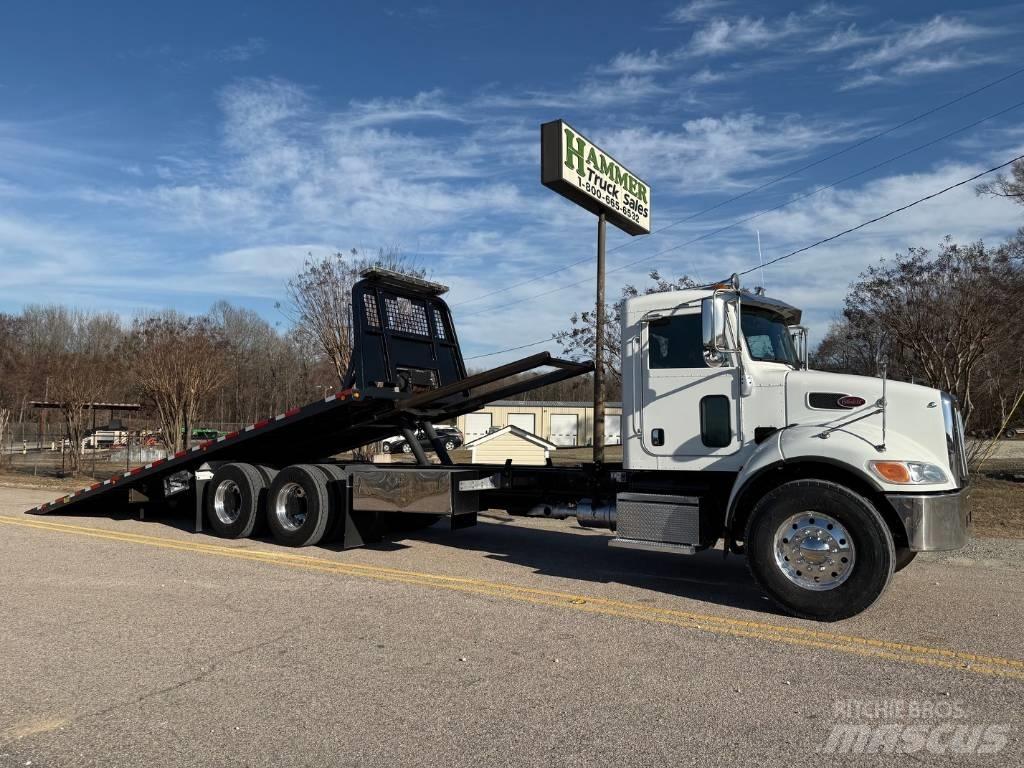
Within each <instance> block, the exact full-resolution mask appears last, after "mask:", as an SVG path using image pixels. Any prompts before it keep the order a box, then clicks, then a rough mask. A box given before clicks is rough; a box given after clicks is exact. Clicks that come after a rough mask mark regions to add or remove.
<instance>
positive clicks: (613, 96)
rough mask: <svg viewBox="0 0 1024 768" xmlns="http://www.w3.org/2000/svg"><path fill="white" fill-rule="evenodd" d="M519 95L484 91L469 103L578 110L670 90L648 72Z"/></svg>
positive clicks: (644, 98)
mask: <svg viewBox="0 0 1024 768" xmlns="http://www.w3.org/2000/svg"><path fill="white" fill-rule="evenodd" d="M520 93H522V95H516V96H510V95H508V94H505V93H486V94H483V95H481V96H478V97H476V98H475V99H473V100H472V101H471V102H470V104H471V106H472V107H474V108H478V109H514V110H522V109H547V108H558V109H566V108H569V109H580V110H593V109H605V108H607V107H615V106H628V105H635V104H640V103H642V102H646V101H649V100H651V99H653V98H656V97H662V96H666V95H668V94H670V93H671V90H670V89H669V88H667V87H665V86H664V85H662V84H660V83H659V82H658V81H657V80H655V79H654V78H653V77H651V76H649V75H622V76H621V77H618V78H612V79H608V78H597V77H590V78H587V79H585V80H583V81H582V82H580V83H579V84H578V85H577V87H575V88H573V89H571V90H569V91H530V90H525V91H521V92H520Z"/></svg>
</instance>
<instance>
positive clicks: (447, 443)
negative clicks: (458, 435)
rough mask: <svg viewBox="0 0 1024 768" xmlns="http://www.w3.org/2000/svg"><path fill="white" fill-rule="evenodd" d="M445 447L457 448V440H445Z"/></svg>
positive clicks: (447, 448) (449, 449) (447, 449)
mask: <svg viewBox="0 0 1024 768" xmlns="http://www.w3.org/2000/svg"><path fill="white" fill-rule="evenodd" d="M444 449H445V450H446V451H454V450H455V441H454V440H445V441H444Z"/></svg>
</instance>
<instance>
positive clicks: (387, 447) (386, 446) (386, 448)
mask: <svg viewBox="0 0 1024 768" xmlns="http://www.w3.org/2000/svg"><path fill="white" fill-rule="evenodd" d="M380 449H381V451H383V452H384V453H391V443H382V444H381V447H380Z"/></svg>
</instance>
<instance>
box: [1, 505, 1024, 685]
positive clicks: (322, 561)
mask: <svg viewBox="0 0 1024 768" xmlns="http://www.w3.org/2000/svg"><path fill="white" fill-rule="evenodd" d="M0 523H4V524H8V525H14V526H19V527H22V528H32V529H36V530H41V531H48V532H52V533H65V534H71V535H78V536H88V537H92V538H99V539H106V540H110V541H118V542H122V543H133V544H142V545H146V546H154V547H160V548H164V549H176V550H182V551H187V552H196V553H200V554H207V555H216V556H219V557H231V558H235V559H241V560H253V561H257V562H263V563H270V564H274V565H282V566H286V567H289V568H298V569H302V570H308V571H317V572H321V573H329V574H335V575H346V576H354V577H359V578H371V579H376V580H378V581H388V582H396V583H402V584H409V585H413V586H423V587H433V588H439V589H445V590H449V591H455V592H464V593H470V594H476V595H481V596H485V597H493V598H499V599H511V600H516V601H519V602H525V603H531V604H534V605H543V606H549V607H555V608H563V609H566V608H567V609H571V610H577V611H582V612H584V613H592V614H600V615H606V616H614V617H618V618H625V619H631V620H635V621H645V622H650V623H657V624H667V625H671V626H677V627H681V628H684V629H695V630H699V631H703V632H711V633H715V634H720V635H730V636H733V637H742V638H751V639H758V640H767V641H770V642H778V643H785V644H788V645H795V646H801V647H807V648H818V649H824V650H830V651H835V652H839V653H848V654H853V655H858V656H866V657H872V658H881V659H888V660H894V661H900V662H905V663H910V664H917V665H922V666H931V667H939V668H944V669H955V670H961V671H966V672H972V673H975V674H982V675H992V676H999V677H1006V678H1012V679H1017V680H1024V661H1022V660H1018V659H1010V658H1004V657H1000V656H987V655H982V654H977V653H971V652H966V651H955V650H951V649H948V648H936V647H931V646H923V645H916V644H910V643H899V642H893V641H888V640H878V639H875V638H870V637H858V636H855V635H843V634H837V633H833V632H823V631H819V630H812V629H804V628H801V627H790V626H783V625H776V624H768V623H765V622H758V621H749V620H745V619H732V618H727V617H724V616H714V615H712V614H702V613H695V612H692V611H681V610H676V609H671V608H658V607H654V606H648V605H641V604H638V603H629V602H625V601H621V600H611V599H607V598H599V597H591V596H586V595H577V594H572V593H566V592H558V591H554V590H545V589H538V588H533V587H524V586H517V585H514V584H505V583H500V582H491V581H485V580H482V579H473V578H467V577H458V576H445V575H442V574H434V573H421V572H417V571H407V570H400V569H397V568H386V567H382V566H371V565H363V564H358V563H345V562H339V561H336V560H328V559H326V558H320V557H312V556H309V555H299V554H295V553H293V552H290V551H287V552H282V551H269V550H254V549H248V548H244V547H240V546H224V545H221V544H207V543H202V542H193V541H180V540H175V539H170V538H165V537H157V536H147V535H143V534H136V533H127V532H121V531H112V530H108V529H103V528H92V527H87V526H80V525H71V524H68V523H57V522H54V521H51V520H43V519H38V518H37V519H32V520H29V519H24V518H11V517H4V516H0Z"/></svg>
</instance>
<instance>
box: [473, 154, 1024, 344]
mask: <svg viewBox="0 0 1024 768" xmlns="http://www.w3.org/2000/svg"><path fill="white" fill-rule="evenodd" d="M1018 160H1024V155H1018V156H1017V157H1014V158H1012V159H1011V160H1007V161H1006V162H1005V163H1000V164H999V165H997V166H994V167H992V168H989V169H988V170H985V171H982V172H981V173H976V174H975V175H974V176H971V177H970V178H967V179H962V180H961V181H958V182H956V183H955V184H950V185H949V186H948V187H944V188H943V189H940V190H938V191H937V192H932V193H931V194H929V195H925V196H924V197H919V198H918V199H917V200H914V201H913V202H910V203H907V204H906V205H901V206H900V207H899V208H893V209H892V210H891V211H888V212H887V213H883V214H882V215H880V216H876V217H875V218H873V219H868V220H867V221H865V222H862V223H860V224H858V225H857V226H855V227H850V228H849V229H844V230H843V231H842V232H837V233H836V234H834V235H830V236H829V237H825V238H822V239H821V240H818V241H817V242H814V243H811V244H810V245H805V246H803V247H802V248H797V249H796V250H795V251H790V252H789V253H787V254H784V255H782V256H778V257H776V258H774V259H769V260H768V261H766V262H765V263H764V265H763V266H766V267H767V266H771V265H772V264H778V263H779V262H780V261H784V260H785V259H788V258H791V257H793V256H796V255H797V254H800V253H804V252H805V251H809V250H811V249H812V248H817V247H818V246H819V245H824V244H825V243H830V242H832V241H833V240H838V239H839V238H840V237H844V236H845V235H849V234H851V233H852V232H856V231H857V230H859V229H864V227H867V226H870V225H871V224H877V223H878V222H879V221H882V220H883V219H887V218H889V217H890V216H894V215H896V214H897V213H902V212H903V211H906V210H908V209H910V208H913V207H914V206H915V205H919V204H921V203H924V202H927V201H928V200H934V199H935V198H936V197H939V196H940V195H944V194H946V193H947V192H949V191H951V190H954V189H956V188H957V187H962V186H964V185H965V184H970V183H971V182H972V181H977V180H978V179H980V178H981V177H982V176H987V175H988V174H990V173H994V172H996V171H999V170H1002V169H1003V168H1006V167H1007V166H1009V165H1013V164H1014V163H1016V162H1017V161H1018ZM761 266H762V265H760V264H758V265H755V266H753V267H749V268H748V269H745V270H743V271H742V272H737V273H736V274H738V275H748V274H750V273H751V272H754V271H755V270H758V269H761ZM554 340H555V339H553V338H548V339H541V340H540V341H534V342H532V343H530V344H524V345H522V346H519V347H510V348H509V349H500V350H498V351H497V352H488V353H487V354H484V355H474V356H473V357H467V358H466V359H467V360H475V359H477V358H480V357H491V356H493V355H500V354H502V353H504V352H514V351H516V350H518V349H525V348H526V347H535V346H537V345H538V344H544V343H546V342H549V341H554Z"/></svg>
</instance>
